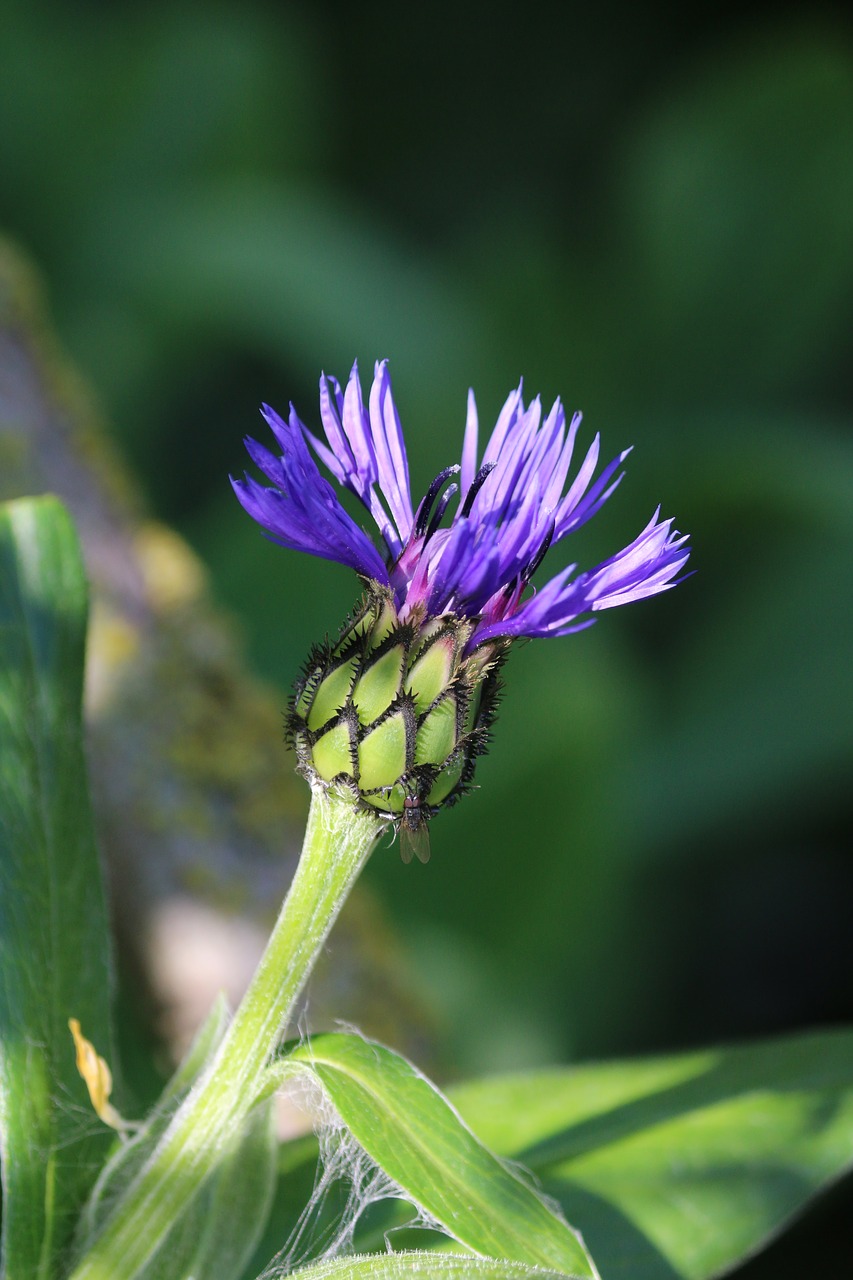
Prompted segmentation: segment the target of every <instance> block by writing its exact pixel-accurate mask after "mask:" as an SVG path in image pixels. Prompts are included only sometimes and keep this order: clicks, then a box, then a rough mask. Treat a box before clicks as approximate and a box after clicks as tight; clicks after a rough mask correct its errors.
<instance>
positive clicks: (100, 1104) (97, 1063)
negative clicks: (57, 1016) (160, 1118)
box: [68, 1018, 127, 1131]
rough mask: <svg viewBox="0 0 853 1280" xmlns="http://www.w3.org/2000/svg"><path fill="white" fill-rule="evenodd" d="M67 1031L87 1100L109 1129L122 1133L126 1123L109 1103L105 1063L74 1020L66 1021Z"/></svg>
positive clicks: (110, 1080)
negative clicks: (72, 1043)
mask: <svg viewBox="0 0 853 1280" xmlns="http://www.w3.org/2000/svg"><path fill="white" fill-rule="evenodd" d="M68 1029H69V1031H70V1032H71V1034H72V1036H73V1037H74V1048H75V1049H76V1051H77V1070H78V1071H79V1072H80V1075H81V1076H82V1077H83V1080H84V1081H85V1083H86V1088H87V1089H88V1090H89V1098H90V1101H91V1103H92V1106H93V1107H94V1108H95V1111H96V1112H97V1114H98V1116H99V1117H100V1119H101V1120H103V1122H104V1124H108V1125H109V1126H110V1128H111V1129H118V1130H119V1131H122V1130H124V1129H126V1128H127V1122H126V1121H125V1120H123V1119H122V1117H121V1116H120V1115H119V1113H118V1112H117V1111H116V1109H115V1107H114V1106H113V1105H112V1103H111V1102H110V1094H111V1093H112V1091H113V1077H112V1072H111V1071H110V1069H109V1067H108V1066H107V1063H106V1062H105V1061H104V1059H103V1058H102V1057H101V1055H100V1054H99V1053H98V1052H97V1050H96V1049H95V1046H94V1045H93V1044H92V1042H91V1040H87V1039H86V1037H85V1036H84V1035H83V1033H82V1031H81V1030H80V1023H79V1022H78V1020H77V1019H76V1018H69V1019H68Z"/></svg>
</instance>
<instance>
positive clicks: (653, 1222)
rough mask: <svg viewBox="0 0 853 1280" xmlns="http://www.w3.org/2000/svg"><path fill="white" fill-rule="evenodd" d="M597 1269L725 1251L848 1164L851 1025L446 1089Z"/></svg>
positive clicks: (656, 1268) (752, 1241)
mask: <svg viewBox="0 0 853 1280" xmlns="http://www.w3.org/2000/svg"><path fill="white" fill-rule="evenodd" d="M452 1097H453V1100H454V1103H455V1104H456V1105H457V1106H458V1107H459V1109H460V1111H461V1113H462V1115H463V1117H464V1118H465V1119H466V1120H467V1121H468V1123H469V1124H471V1125H472V1127H473V1128H474V1130H475V1132H476V1133H478V1134H479V1136H480V1137H481V1138H482V1139H483V1141H484V1142H487V1143H489V1145H490V1146H492V1147H494V1149H495V1150H496V1151H498V1152H499V1153H500V1154H501V1155H504V1156H510V1157H512V1158H513V1159H518V1160H523V1161H524V1163H525V1164H526V1165H528V1166H529V1167H530V1168H531V1169H533V1171H534V1172H535V1173H536V1174H537V1176H538V1177H539V1178H540V1179H541V1180H542V1183H543V1185H544V1188H545V1190H546V1191H547V1192H549V1193H550V1194H551V1195H554V1196H556V1197H557V1199H558V1200H559V1201H560V1203H561V1204H562V1206H563V1208H564V1210H565V1211H566V1213H567V1214H568V1215H569V1216H570V1217H571V1218H572V1220H573V1221H575V1222H577V1223H578V1224H579V1225H580V1227H581V1228H582V1230H583V1232H584V1236H585V1238H586V1239H587V1241H588V1242H589V1245H590V1248H591V1249H592V1250H593V1252H594V1254H595V1258H596V1261H597V1263H598V1265H599V1266H600V1268H601V1271H602V1274H603V1275H604V1276H606V1277H607V1280H629V1278H630V1280H705V1277H709V1276H716V1275H719V1274H721V1273H722V1272H725V1271H727V1270H729V1269H730V1268H731V1267H734V1266H736V1265H737V1264H738V1263H739V1262H741V1261H742V1260H744V1259H745V1258H746V1257H747V1256H748V1255H750V1254H752V1253H753V1252H755V1251H756V1250H757V1249H759V1248H760V1247H761V1246H762V1245H763V1244H765V1243H766V1242H767V1241H768V1240H769V1239H770V1238H771V1237H772V1236H773V1235H775V1234H776V1233H778V1231H779V1230H780V1229H781V1228H783V1227H784V1226H785V1224H786V1223H787V1222H788V1221H789V1220H790V1218H791V1217H792V1215H794V1214H796V1213H797V1212H799V1211H800V1210H802V1208H803V1207H804V1206H805V1205H806V1204H807V1202H808V1201H809V1200H810V1199H811V1198H812V1197H813V1196H814V1195H815V1194H816V1193H817V1192H818V1191H819V1190H820V1189H821V1188H823V1187H825V1186H826V1185H828V1184H829V1183H830V1182H832V1181H833V1180H835V1179H836V1178H838V1177H839V1176H840V1175H841V1174H842V1173H843V1172H844V1171H845V1170H847V1169H849V1168H850V1167H851V1165H853V1032H850V1031H839V1032H827V1033H821V1034H811V1035H802V1036H796V1037H792V1038H789V1039H781V1040H777V1041H771V1042H767V1043H763V1044H758V1045H754V1046H746V1047H740V1048H733V1049H718V1050H708V1051H706V1052H702V1053H691V1054H683V1055H679V1056H675V1057H670V1058H654V1059H649V1060H645V1061H642V1060H641V1061H638V1062H624V1063H619V1062H616V1063H605V1064H602V1065H598V1066H590V1067H578V1068H573V1069H566V1070H553V1071H537V1072H531V1073H529V1074H524V1075H514V1076H506V1077H497V1078H495V1079H493V1080H485V1081H480V1082H475V1083H473V1084H468V1085H463V1086H460V1087H458V1088H456V1089H454V1090H453V1092H452Z"/></svg>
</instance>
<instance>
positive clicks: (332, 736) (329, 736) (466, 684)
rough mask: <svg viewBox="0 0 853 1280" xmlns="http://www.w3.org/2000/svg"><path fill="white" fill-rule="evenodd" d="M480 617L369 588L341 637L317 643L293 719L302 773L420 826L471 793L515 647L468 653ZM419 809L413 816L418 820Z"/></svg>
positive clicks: (398, 820) (290, 722) (399, 821)
mask: <svg viewBox="0 0 853 1280" xmlns="http://www.w3.org/2000/svg"><path fill="white" fill-rule="evenodd" d="M474 625H475V624H474V622H473V621H472V620H471V619H469V618H465V617H461V616H457V615H455V614H447V615H445V616H441V617H427V616H426V613H425V611H423V610H421V611H418V610H413V611H410V612H409V614H408V616H406V618H405V619H404V620H403V621H401V620H400V618H399V616H398V613H397V609H396V606H395V603H394V597H393V594H392V593H391V592H390V591H386V590H382V589H378V590H375V591H371V592H370V593H369V594H368V595H367V597H366V598H365V601H364V603H363V605H362V608H361V609H360V611H359V612H358V613H357V615H356V616H355V618H354V619H352V620H351V621H350V622H349V623H348V625H347V626H346V627H345V628H344V630H343V632H342V633H341V636H340V638H339V639H338V641H337V642H336V643H334V644H326V645H324V646H320V647H318V648H316V649H315V650H314V652H313V653H312V654H311V656H310V658H309V660H308V663H307V664H306V668H305V674H304V676H303V678H302V679H301V680H299V681H298V682H297V685H296V690H295V694H294V698H293V702H292V705H291V708H290V713H289V716H288V729H289V736H290V738H291V740H292V742H293V745H294V747H295V749H296V753H297V757H298V761H299V768H300V770H301V772H302V773H303V774H304V775H305V776H306V777H307V778H308V779H309V780H310V781H312V782H314V783H318V782H319V783H320V784H322V785H324V786H327V787H328V786H331V785H332V784H334V785H335V786H338V787H339V786H347V787H349V788H350V790H352V792H353V794H354V796H355V798H356V799H357V801H358V802H359V803H360V804H361V805H362V806H366V807H370V808H372V809H375V810H377V811H378V812H379V814H380V815H381V816H383V817H386V818H388V820H389V821H393V822H394V823H395V825H397V826H398V827H399V826H400V825H401V824H403V825H404V826H405V825H406V824H407V820H408V825H409V826H410V827H411V828H412V829H414V828H416V827H417V826H418V825H419V824H420V823H421V822H422V821H423V820H424V819H426V818H428V817H430V816H432V814H434V813H435V812H436V810H437V809H438V808H440V807H441V806H442V805H446V804H452V803H453V802H454V801H456V800H457V799H458V798H459V796H460V795H461V794H462V793H463V792H464V791H465V790H466V789H467V788H468V786H469V785H470V782H471V778H472V776H473V773H474V764H475V761H476V758H477V756H478V755H481V754H482V753H483V751H484V750H485V748H486V745H487V741H488V727H489V725H490V723H491V721H492V719H493V717H494V711H495V703H496V699H497V694H498V690H499V680H498V669H499V667H500V665H501V663H502V662H503V659H504V657H505V655H506V651H507V649H508V647H509V646H508V642H502V641H496V642H492V643H489V644H484V645H480V646H478V647H477V648H475V649H474V650H473V651H472V652H470V653H466V646H467V644H468V642H469V640H470V639H471V635H472V633H473V630H474ZM413 814H414V818H413V817H412V815H413Z"/></svg>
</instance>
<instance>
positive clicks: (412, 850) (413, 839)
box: [400, 821, 430, 862]
mask: <svg viewBox="0 0 853 1280" xmlns="http://www.w3.org/2000/svg"><path fill="white" fill-rule="evenodd" d="M413 855H414V857H416V858H417V860H418V862H429V855H430V847H429V825H428V824H427V823H426V822H423V821H422V822H419V823H418V825H417V826H416V827H415V828H414V829H412V827H410V826H409V825H408V824H407V823H405V822H404V823H403V825H402V826H401V827H400V857H401V858H402V859H403V861H404V862H411V861H412V856H413Z"/></svg>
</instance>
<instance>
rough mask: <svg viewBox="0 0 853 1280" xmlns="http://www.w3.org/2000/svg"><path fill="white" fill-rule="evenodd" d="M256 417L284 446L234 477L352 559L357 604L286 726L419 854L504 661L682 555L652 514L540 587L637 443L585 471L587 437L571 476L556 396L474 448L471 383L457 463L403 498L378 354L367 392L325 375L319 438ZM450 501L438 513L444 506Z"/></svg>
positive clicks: (480, 726)
mask: <svg viewBox="0 0 853 1280" xmlns="http://www.w3.org/2000/svg"><path fill="white" fill-rule="evenodd" d="M263 416H264V418H265V419H266V421H267V423H268V425H269V426H270V428H271V430H272V432H273V435H274V436H275V438H276V440H277V443H278V445H279V447H280V449H281V453H280V454H273V453H271V452H270V451H269V450H268V449H266V448H265V447H264V446H263V445H261V444H258V443H257V442H256V441H255V440H252V439H246V442H245V443H246V448H247V450H248V453H249V456H250V457H251V459H252V461H253V462H254V463H255V465H256V466H257V467H258V469H259V470H260V471H261V472H262V473H263V475H264V476H265V477H266V479H267V480H268V481H269V482H270V483H269V484H260V483H258V481H257V480H255V479H254V478H253V477H251V476H249V475H246V476H245V478H244V479H242V480H233V479H232V482H231V483H232V485H233V486H234V491H235V493H236V494H237V497H238V498H239V500H240V502H241V503H242V504H243V506H244V507H245V509H246V511H248V513H249V515H250V516H252V518H253V519H254V520H256V521H257V523H258V524H259V525H260V526H261V527H262V528H263V529H264V531H265V532H266V535H267V537H269V538H270V539H271V540H272V541H273V542H278V543H279V544H280V545H282V546H284V547H290V548H292V549H293V550H297V551H305V552H308V553H309V554H311V555H316V556H320V557H322V558H323V559H326V560H334V561H337V562H338V563H340V564H346V565H349V566H350V567H351V568H352V569H354V570H355V572H356V573H357V574H358V575H359V577H360V578H361V579H362V580H363V581H364V583H365V584H366V587H367V595H366V598H365V602H364V604H363V606H362V608H361V609H360V611H359V612H358V613H357V615H356V616H355V617H354V619H353V620H352V621H351V622H350V623H349V625H348V626H347V627H346V628H345V629H344V631H343V633H342V634H341V636H340V637H339V639H338V640H337V641H336V642H335V643H334V644H329V645H326V646H323V647H320V648H318V649H316V650H315V651H314V652H313V653H312V655H311V657H310V658H309V661H308V664H307V667H306V670H305V675H304V677H303V679H302V680H301V681H300V682H299V683H298V685H297V688H296V694H295V697H294V700H293V704H292V707H291V711H290V715H289V720H288V723H289V732H290V735H291V737H292V740H293V743H294V745H295V747H296V751H297V754H298V759H299V767H300V769H301V770H302V772H303V773H304V774H305V775H306V776H307V777H308V778H309V779H310V780H311V782H312V783H313V784H314V785H319V786H325V787H333V786H334V787H336V788H340V787H342V786H343V787H347V788H349V789H350V790H351V792H352V795H353V800H354V802H355V803H356V804H358V805H360V806H366V807H368V808H371V809H375V810H376V811H377V812H378V813H379V814H380V816H382V817H384V818H386V819H387V820H388V821H389V822H390V823H393V824H394V826H395V827H396V829H397V830H398V831H399V832H400V836H401V851H402V853H403V857H404V859H405V860H406V861H410V860H411V857H412V853H415V854H416V855H417V856H418V857H420V859H421V860H422V861H426V858H427V857H428V856H429V854H428V844H427V842H426V835H427V829H428V821H429V819H430V818H431V817H432V815H433V814H434V813H435V812H436V811H437V810H438V809H439V808H440V807H442V806H443V805H447V804H450V803H452V802H453V801H454V800H456V799H458V798H459V796H460V795H461V794H462V793H463V792H464V791H465V789H466V787H468V786H469V784H470V782H471V778H472V775H473V771H474V764H475V761H476V759H477V756H478V755H480V754H482V752H483V749H484V746H485V743H486V740H487V736H488V726H489V724H490V722H491V719H492V717H493V716H494V708H495V700H496V694H497V689H498V672H499V669H500V667H501V665H502V663H503V662H504V660H505V658H506V655H507V653H508V651H509V648H510V646H511V644H512V642H513V641H514V640H516V639H519V638H522V637H533V636H562V635H568V634H569V633H570V632H573V631H580V630H583V628H585V627H588V626H591V625H592V623H593V622H594V621H595V618H594V617H593V616H592V615H594V614H595V613H597V612H599V611H601V610H603V609H610V608H613V607H615V606H616V605H620V604H628V603H630V602H631V601H634V600H640V599H643V598H644V597H645V596H652V595H657V594H658V593H659V592H662V591H667V590H669V588H671V587H673V586H675V585H676V584H677V583H678V582H680V581H681V580H682V578H679V577H678V576H677V575H678V574H679V572H680V571H681V570H682V569H683V568H684V565H685V564H686V563H687V559H688V557H689V555H690V549H689V547H688V546H687V545H686V544H687V536H686V535H680V534H679V533H678V532H677V531H676V530H673V528H672V523H673V522H672V520H661V519H660V518H659V517H660V508H658V510H657V511H656V512H655V513H654V515H653V516H652V518H651V520H650V521H649V523H648V524H647V525H646V527H645V528H644V529H643V530H642V532H641V533H640V534H639V535H638V536H637V537H636V538H635V539H634V540H633V542H631V543H629V544H628V546H626V547H624V548H623V549H622V550H621V551H618V552H617V553H616V554H615V555H613V556H611V557H610V558H609V559H607V560H605V561H603V562H602V563H601V564H599V565H597V566H596V567H595V568H594V569H591V570H587V571H585V572H578V571H577V565H570V566H569V567H568V568H567V569H564V570H562V571H561V572H560V573H558V574H557V575H556V576H555V577H553V578H551V579H550V580H549V581H546V582H545V583H544V585H542V586H540V587H539V588H538V589H537V590H533V588H532V586H531V579H532V578H533V576H534V574H535V573H536V572H537V570H538V569H539V566H540V565H541V563H542V561H543V559H544V558H545V554H546V552H547V551H548V549H549V548H550V547H551V546H552V545H554V544H556V543H557V542H559V541H561V539H563V538H564V537H566V535H567V534H569V533H572V532H574V530H576V529H578V528H580V527H581V525H583V524H585V523H586V521H587V520H589V519H590V517H591V516H593V515H594V514H595V513H596V511H598V510H599V508H600V507H601V506H602V505H603V504H604V503H605V502H606V501H607V499H608V498H609V497H610V495H611V494H612V493H613V491H614V489H616V487H617V485H618V484H619V483H620V481H621V479H622V476H623V474H624V473H623V472H622V471H620V467H621V465H622V463H623V462H624V460H625V458H626V457H627V456H628V453H629V452H630V450H625V451H624V452H622V453H620V454H619V455H617V457H616V458H614V459H613V461H612V462H610V463H608V464H607V465H606V466H605V467H603V468H602V469H601V471H600V472H599V473H598V475H597V476H596V471H597V468H598V461H599V437H598V436H596V437H595V438H594V439H593V441H592V443H591V444H590V446H589V448H588V449H587V452H586V454H585V456H584V458H583V460H582V462H581V463H580V466H579V467H577V468H576V471H575V473H574V476H573V478H570V469H571V463H572V457H573V454H574V448H575V441H576V437H577V434H578V431H579V429H580V425H581V416H580V414H579V413H576V414H575V415H574V416H573V417H572V419H571V421H570V422H567V421H566V415H565V412H564V410H563V407H562V405H561V403H560V401H559V400H557V401H556V402H555V403H554V405H553V406H552V408H551V410H550V412H549V413H548V415H547V416H546V417H545V419H544V421H543V417H542V406H541V403H540V401H539V398H538V397H537V398H536V399H535V400H533V401H532V402H531V403H530V404H529V405H525V404H524V401H523V399H522V388H521V385H519V387H518V389H517V390H516V391H514V392H512V394H511V395H510V396H509V397H508V399H507V401H506V403H505V404H504V407H503V409H502V410H501V412H500V414H499V416H498V420H497V423H496V425H495V428H494V430H493V431H492V433H491V436H490V438H489V440H488V442H487V444H486V447H485V450H484V451H483V454H482V457H478V453H479V448H478V419H477V408H476V404H475V401H474V394H473V392H469V396H468V414H467V421H466V426H465V434H464V440H463V444H462V454H461V460H460V463H459V464H458V465H456V464H454V465H451V466H446V467H444V468H443V469H442V470H440V471H439V472H438V474H437V475H436V477H435V479H434V480H433V482H432V484H431V485H430V486H429V487H428V489H427V491H426V493H425V495H424V498H423V499H422V501H421V502H420V504H419V505H418V506H417V508H413V506H412V499H411V490H410V485H409V468H408V461H407V458H406V447H405V442H404V439H403V432H402V429H401V426H400V419H399V416H398V414H397V409H396V406H395V404H394V397H393V394H392V391H391V379H390V376H389V373H388V366H387V362H385V361H382V362H381V363H379V364H377V365H376V368H375V376H374V379H373V384H372V386H371V389H370V397H369V402H368V404H367V405H366V406H365V404H364V400H363V397H362V391H361V384H360V382H359V377H358V369H357V367H356V366H355V365H354V366H353V369H352V372H351V374H350V376H349V380H348V382H347V385H346V388H345V389H343V390H342V388H341V386H340V385H339V383H338V382H337V380H336V379H335V378H331V377H326V376H325V375H323V376H322V377H321V379H320V417H321V420H322V423H323V430H324V434H325V437H326V439H325V442H324V441H322V440H320V439H319V438H318V437H317V436H315V435H314V434H313V433H312V432H310V431H309V430H308V428H307V427H305V426H304V425H303V424H302V422H301V421H300V419H299V417H298V416H297V414H296V411H295V409H294V408H293V406H292V405H291V407H290V413H289V416H288V418H287V420H285V419H283V418H281V417H279V415H278V414H277V413H276V412H275V411H274V410H273V409H270V408H268V407H266V406H265V407H264V409H263ZM316 459H319V461H320V463H322V464H323V466H324V467H325V468H326V469H327V471H328V472H329V474H330V475H331V476H332V477H333V478H334V479H335V480H336V481H337V483H338V484H339V485H341V486H343V487H344V488H346V489H349V490H350V491H351V492H352V493H354V494H355V495H356V496H357V497H358V498H359V499H360V500H361V502H362V503H363V504H364V506H365V507H366V509H367V511H368V512H369V513H370V516H371V518H372V519H373V521H374V523H375V525H376V528H377V530H378V533H379V535H380V538H381V541H382V549H381V551H380V550H379V549H378V548H377V546H376V544H375V542H374V541H373V540H372V539H371V537H370V536H368V534H367V533H366V532H365V530H364V529H363V528H361V526H359V525H358V524H357V523H356V521H355V520H353V518H352V517H351V516H350V515H349V514H348V512H347V511H346V510H345V508H344V507H343V506H342V504H341V502H340V499H339V497H338V495H337V493H336V492H335V489H334V487H333V485H332V484H331V483H330V482H329V480H328V479H326V478H325V477H324V475H323V474H322V472H321V471H320V468H319V467H318V465H317V461H316ZM454 500H455V503H456V505H455V509H454V510H453V513H452V515H449V511H450V510H451V504H452V503H453V502H454Z"/></svg>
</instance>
